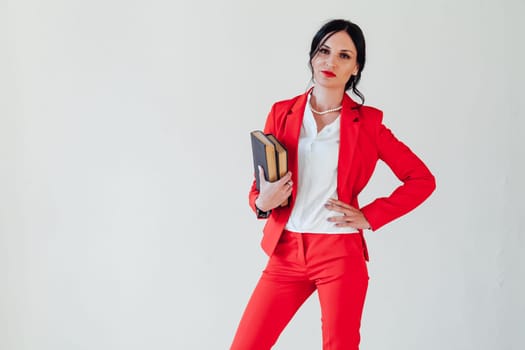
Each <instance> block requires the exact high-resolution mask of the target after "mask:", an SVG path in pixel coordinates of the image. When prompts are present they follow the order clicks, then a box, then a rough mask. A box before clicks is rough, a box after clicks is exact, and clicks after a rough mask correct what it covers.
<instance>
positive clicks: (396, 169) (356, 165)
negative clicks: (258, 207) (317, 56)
mask: <svg viewBox="0 0 525 350" xmlns="http://www.w3.org/2000/svg"><path fill="white" fill-rule="evenodd" d="M307 98H308V92H307V93H304V94H302V95H299V96H297V97H294V98H292V99H290V100H285V101H281V102H277V103H276V104H274V105H273V107H272V109H271V111H270V113H269V115H268V119H267V121H266V125H265V128H264V132H265V133H271V134H273V135H274V136H275V137H276V138H277V139H278V140H279V141H280V142H281V143H282V144H283V145H284V146H285V147H286V149H287V150H288V168H289V170H290V171H291V172H292V181H293V186H294V187H293V191H292V197H291V201H290V205H289V206H287V207H277V208H275V209H273V210H272V213H271V215H270V217H269V218H268V221H267V222H266V225H265V227H264V236H263V239H262V243H261V245H262V248H263V250H264V251H265V252H266V254H268V255H269V256H270V262H269V264H268V266H267V268H266V270H265V271H264V273H263V277H261V281H260V282H259V284H258V286H257V288H256V290H255V291H254V294H253V295H252V299H251V300H250V303H249V304H248V307H247V309H246V311H245V313H244V316H243V319H242V320H241V324H240V325H239V329H238V331H237V335H236V339H235V340H234V344H233V345H232V349H236V350H237V349H244V350H251V348H253V349H254V350H255V349H257V350H259V349H269V348H270V347H271V346H272V345H273V342H275V341H276V339H277V337H278V335H279V334H280V332H281V331H282V329H283V328H284V326H285V325H286V323H287V322H288V321H289V319H290V318H291V317H292V316H293V314H294V313H295V311H296V310H297V308H298V307H299V306H300V305H301V304H302V302H304V300H305V299H306V298H307V297H308V296H309V295H310V294H311V293H312V292H313V290H315V289H317V290H318V292H319V296H320V301H321V309H322V311H323V338H324V343H323V344H324V345H323V348H324V349H345V350H346V349H358V343H359V333H358V331H359V322H360V318H361V311H362V307H363V303H364V297H365V294H366V285H367V281H368V274H367V271H366V263H364V261H365V260H368V251H367V248H366V243H365V240H364V235H363V232H362V231H361V230H360V231H359V235H356V234H349V235H332V234H326V235H325V234H317V235H314V234H309V235H308V234H306V235H305V234H304V233H303V234H302V235H301V234H299V235H297V234H293V233H289V232H285V234H283V232H284V227H285V225H286V223H287V221H288V218H289V217H290V213H291V211H292V208H293V205H294V201H295V196H296V191H297V183H298V181H301V180H300V179H298V178H297V174H298V166H297V162H298V159H297V149H298V141H299V135H300V131H301V125H302V121H303V114H304V110H305V107H306V102H307ZM357 107H358V104H357V103H356V102H354V101H353V100H352V99H351V98H350V97H349V96H348V95H347V94H344V97H343V102H342V110H341V116H340V143H339V158H338V168H337V169H338V170H337V172H338V175H337V195H338V199H339V200H341V201H343V202H346V203H348V204H350V205H352V206H354V207H355V208H359V203H358V199H357V197H358V195H359V193H360V192H361V191H362V190H363V188H364V187H365V185H366V184H367V183H368V181H369V179H370V177H371V176H372V174H373V172H374V169H375V166H376V163H377V161H378V160H380V159H381V160H382V161H384V162H385V163H386V164H387V165H388V166H389V167H390V169H392V171H393V173H394V174H395V175H396V176H397V178H398V179H399V180H401V181H402V182H403V184H402V185H400V186H399V187H398V188H397V189H396V190H395V191H394V192H392V193H391V194H390V195H389V196H387V197H382V198H378V199H376V200H374V201H373V202H372V203H370V204H367V205H365V206H364V207H362V208H360V209H361V211H362V213H363V214H364V216H365V217H366V219H367V220H368V222H369V223H370V227H371V229H372V230H377V229H378V228H380V227H381V226H383V225H385V224H387V223H389V222H390V221H392V220H394V219H396V218H398V217H400V216H402V215H404V214H406V213H408V212H409V211H411V210H412V209H414V208H415V207H417V206H418V205H419V204H421V203H422V202H423V201H424V200H425V199H426V198H427V197H428V196H429V195H430V194H431V193H432V192H433V190H434V188H435V180H434V177H433V175H432V174H431V172H430V171H429V170H428V168H427V167H426V166H425V164H424V163H423V162H422V161H421V160H420V159H419V158H418V157H417V156H416V155H415V154H414V153H413V152H412V151H411V150H410V149H409V148H408V147H407V146H406V145H404V144H403V143H402V142H400V141H399V140H397V139H396V138H395V136H394V135H393V134H392V132H391V131H390V130H389V129H388V128H386V127H385V126H384V125H383V124H382V112H381V111H380V110H378V109H375V108H372V107H368V106H362V107H360V108H357ZM257 196H258V191H257V190H256V188H255V182H254V184H253V185H252V188H251V190H250V195H249V203H250V206H251V207H252V209H253V210H254V211H255V199H256V198H257ZM332 236H333V237H332ZM334 237H337V238H334ZM328 240H332V241H331V243H330V244H331V245H329V246H327V245H326V244H325V243H323V242H324V241H326V242H327V241H328ZM334 240H336V241H337V242H336V241H334ZM291 242H292V243H291ZM293 242H295V243H293ZM323 246H324V247H325V248H327V249H328V251H329V253H330V254H332V256H331V258H330V259H324V262H323V261H321V260H320V259H318V258H319V256H325V257H326V254H325V253H326V251H327V250H324V251H323V250H321V247H323ZM341 246H344V248H341ZM276 248H277V249H276ZM359 250H360V251H359ZM334 254H335V255H334ZM341 256H345V258H344V259H343V260H341V261H340V263H332V262H330V265H326V266H329V267H330V268H332V267H333V269H335V270H334V271H336V270H337V271H345V270H347V271H353V272H352V273H353V274H354V275H352V276H349V277H348V281H346V282H345V281H343V282H342V284H341V283H339V284H338V285H337V286H336V287H334V288H346V289H345V294H344V295H346V296H347V297H348V299H352V295H353V293H354V294H356V295H355V297H353V299H355V303H354V304H353V305H348V310H347V312H345V314H349V313H353V314H354V315H350V316H346V315H345V316H344V317H346V319H344V320H343V319H341V318H339V317H340V316H337V315H333V313H330V312H328V311H326V312H325V310H324V308H325V306H326V305H323V302H324V303H325V304H326V303H335V304H337V305H339V304H341V303H345V302H346V298H345V297H344V295H341V293H339V294H338V293H335V294H334V293H333V290H334V288H332V287H327V286H326V284H325V283H320V282H319V281H321V282H322V281H323V279H325V280H327V279H330V280H331V278H332V277H328V276H324V277H322V276H321V277H320V276H319V275H315V271H318V270H319V266H321V265H320V264H324V263H325V262H328V261H333V259H332V258H339V257H341ZM309 257H310V258H309ZM348 257H352V258H351V259H348ZM358 257H360V259H361V260H359V258H358ZM293 259H295V260H294V261H292V260H293ZM305 259H306V260H305ZM309 259H310V260H309ZM331 259H332V260H331ZM277 260H278V261H279V263H278V261H277ZM307 260H309V261H307ZM350 260H351V261H350ZM361 261H362V262H361ZM310 262H311V265H308V264H309V263H310ZM289 264H293V266H291V265H289ZM300 264H303V265H300ZM304 264H306V265H304ZM338 264H339V265H338ZM276 266H277V268H276ZM334 266H336V267H334ZM356 266H358V268H355V267H356ZM323 269H324V270H327V269H328V268H326V267H324V268H323ZM328 270H329V269H328ZM283 271H286V273H283ZM288 273H290V274H291V275H294V274H295V275H294V276H296V277H297V276H299V275H301V274H302V277H300V278H299V277H297V280H295V281H293V283H292V284H290V282H291V281H290V278H289V277H290V276H289V275H288ZM296 273H297V274H296ZM334 273H335V274H336V275H338V276H339V274H338V272H334ZM352 273H351V274H352ZM351 274H350V275H351ZM314 275H315V277H312V276H314ZM269 277H271V278H269ZM294 278H295V277H294ZM308 278H311V279H312V281H311V282H312V283H311V284H308V283H306V282H305V281H304V279H306V280H308ZM343 280H344V278H343ZM303 282H304V283H303ZM283 283H284V284H289V288H288V287H286V288H285V287H283ZM298 285H301V286H300V287H298ZM341 285H343V287H341ZM352 286H353V287H352ZM355 286H358V287H355ZM283 288H284V289H285V290H286V292H285V294H287V295H288V296H289V298H288V299H287V302H286V305H280V306H279V307H277V309H272V308H273V307H274V306H275V302H277V301H276V300H277V299H279V300H281V303H282V300H283V295H279V294H278V292H276V291H279V290H281V292H282V290H283ZM321 288H324V289H326V290H329V291H330V292H325V291H324V289H323V292H322V293H321V290H322V289H321ZM356 288H357V292H356ZM292 294H293V296H290V295H292ZM327 295H332V296H333V298H332V299H330V298H331V297H327ZM273 299H275V300H274V302H273V304H272V300H273ZM325 299H326V300H325ZM323 300H325V301H323ZM269 303H270V304H269ZM277 303H279V302H277ZM286 306H288V307H289V310H285V311H283V312H282V313H280V312H278V310H284V309H286ZM261 308H262V309H265V310H272V311H271V312H270V311H268V312H266V314H263V313H261V312H262V311H257V312H256V311H255V310H261ZM326 308H327V309H328V308H329V307H326ZM341 317H343V316H341ZM263 318H266V319H265V321H261V319H263ZM332 319H333V320H332ZM258 322H259V325H258V326H255V325H256V324H258ZM260 322H262V323H260ZM325 323H326V324H325ZM345 323H346V324H345ZM267 324H273V325H274V326H268V327H270V328H271V329H270V328H268V329H266V330H265V329H261V327H262V328H264V327H266V325H267ZM263 325H264V326H263ZM352 325H353V326H352ZM272 327H273V328H272ZM337 327H343V328H342V329H341V330H340V333H341V334H343V333H344V334H350V333H352V332H353V333H354V334H355V335H354V336H353V338H352V339H349V340H339V339H336V338H337V337H339V335H337V334H336V333H337V331H334V329H335V328H337ZM344 327H350V328H352V330H351V331H349V330H348V329H346V330H345V329H344ZM356 327H357V329H356ZM325 331H326V332H325ZM330 332H332V333H333V334H331V333H330ZM246 333H250V335H246ZM325 333H326V334H325ZM329 333H330V334H329ZM334 334H335V335H334ZM345 336H346V335H345ZM249 338H250V339H251V340H249ZM256 338H257V339H259V340H257V342H256V343H255V340H254V339H256ZM250 342H251V343H250ZM247 344H251V345H247ZM254 344H257V345H254Z"/></svg>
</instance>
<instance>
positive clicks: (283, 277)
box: [230, 256, 315, 350]
mask: <svg viewBox="0 0 525 350" xmlns="http://www.w3.org/2000/svg"><path fill="white" fill-rule="evenodd" d="M314 290H315V284H314V283H312V282H311V281H308V280H307V279H306V278H305V277H304V271H302V270H301V269H300V268H299V269H298V265H297V264H295V263H291V262H289V261H286V260H284V259H281V258H278V257H275V256H273V257H272V258H271V259H270V261H269V263H268V266H267V268H266V269H265V271H264V272H263V275H262V276H261V278H260V280H259V282H258V284H257V286H256V288H255V290H254V292H253V294H252V296H251V298H250V301H249V302H248V305H247V306H246V309H245V311H244V314H243V316H242V318H241V321H240V323H239V326H238V328H237V332H236V334H235V338H234V340H233V343H232V346H231V348H230V349H231V350H267V349H271V347H272V346H273V345H274V344H275V343H276V341H277V339H278V338H279V335H280V334H281V332H282V331H283V329H284V328H285V327H286V325H287V324H288V322H289V321H290V320H291V318H292V317H293V315H294V314H295V313H296V311H297V310H298V309H299V307H300V306H301V305H302V304H303V303H304V301H305V300H306V299H307V298H308V297H309V296H310V295H311V294H312V292H313V291H314Z"/></svg>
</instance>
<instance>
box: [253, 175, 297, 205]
mask: <svg viewBox="0 0 525 350" xmlns="http://www.w3.org/2000/svg"><path fill="white" fill-rule="evenodd" d="M259 180H260V183H259V185H260V188H259V196H258V197H257V199H256V200H255V205H256V206H257V208H259V209H260V210H262V211H269V210H271V209H273V208H275V207H278V206H279V205H281V203H283V202H284V201H285V200H286V198H288V197H290V195H291V194H292V187H293V182H292V173H291V172H288V173H287V174H286V175H284V176H283V177H282V178H280V179H279V180H277V181H275V182H268V181H266V179H265V177H264V169H263V168H262V167H259Z"/></svg>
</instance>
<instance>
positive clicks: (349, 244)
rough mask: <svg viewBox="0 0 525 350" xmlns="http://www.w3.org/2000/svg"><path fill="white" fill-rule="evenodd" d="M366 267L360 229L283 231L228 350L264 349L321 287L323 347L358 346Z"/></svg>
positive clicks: (346, 348) (335, 349) (348, 349)
mask: <svg viewBox="0 0 525 350" xmlns="http://www.w3.org/2000/svg"><path fill="white" fill-rule="evenodd" d="M367 287H368V270H367V266H366V261H365V258H364V253H363V242H362V238H361V236H360V235H359V234H314V233H302V234H301V233H293V232H288V231H285V232H284V233H283V235H282V237H281V239H280V241H279V244H278V245H277V248H276V250H275V252H274V254H273V255H272V256H271V257H270V260H269V261H268V265H267V266H266V269H265V270H264V271H263V274H262V276H261V278H260V280H259V282H258V284H257V286H256V288H255V290H254V291H253V294H252V296H251V298H250V301H249V302H248V305H247V306H246V310H245V311H244V314H243V316H242V319H241V322H240V324H239V327H238V329H237V333H236V334H235V338H234V340H233V344H232V346H231V348H230V350H266V349H271V347H272V346H273V345H274V344H275V342H276V341H277V338H278V337H279V335H280V334H281V332H282V331H283V329H284V327H286V325H287V324H288V322H289V321H290V319H291V318H292V317H293V315H294V314H295V313H296V311H297V310H298V309H299V307H300V306H301V305H302V304H303V303H304V301H305V300H306V299H307V298H308V297H309V296H310V295H311V294H312V293H313V292H314V291H315V290H316V289H317V293H318V295H319V301H320V304H321V315H322V318H321V320H322V331H323V349H324V350H358V349H359V339H360V336H359V327H360V325H361V314H362V312H363V305H364V302H365V295H366V289H367Z"/></svg>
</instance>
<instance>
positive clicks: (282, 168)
mask: <svg viewBox="0 0 525 350" xmlns="http://www.w3.org/2000/svg"><path fill="white" fill-rule="evenodd" d="M266 136H267V137H268V138H269V139H270V141H272V143H273V144H274V145H275V157H276V158H277V169H278V172H279V179H280V178H281V177H283V176H284V175H286V173H287V172H288V153H287V152H286V148H284V146H283V145H282V144H281V143H280V142H279V140H277V138H276V137H275V136H273V135H272V134H267V135H266ZM287 205H288V199H286V200H285V201H284V202H283V203H282V204H281V207H285V206H287Z"/></svg>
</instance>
